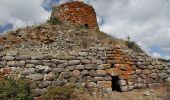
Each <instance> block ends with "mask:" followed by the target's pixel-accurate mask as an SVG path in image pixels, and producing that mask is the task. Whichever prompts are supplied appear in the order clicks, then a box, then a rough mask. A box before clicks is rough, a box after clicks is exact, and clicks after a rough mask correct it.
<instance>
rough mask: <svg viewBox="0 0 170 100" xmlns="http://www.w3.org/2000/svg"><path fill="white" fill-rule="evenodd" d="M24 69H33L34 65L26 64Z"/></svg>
mask: <svg viewBox="0 0 170 100" xmlns="http://www.w3.org/2000/svg"><path fill="white" fill-rule="evenodd" d="M25 67H27V68H34V67H35V65H34V64H26V66H25Z"/></svg>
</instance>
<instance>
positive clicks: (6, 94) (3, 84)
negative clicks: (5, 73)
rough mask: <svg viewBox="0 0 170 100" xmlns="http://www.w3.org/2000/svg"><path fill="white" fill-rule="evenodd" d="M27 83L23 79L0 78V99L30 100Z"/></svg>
mask: <svg viewBox="0 0 170 100" xmlns="http://www.w3.org/2000/svg"><path fill="white" fill-rule="evenodd" d="M30 95H31V92H30V88H29V85H28V83H27V82H26V81H25V80H23V79H18V80H14V79H13V78H10V77H8V78H7V77H5V78H4V79H1V80H0V100H30V99H31V96H30Z"/></svg>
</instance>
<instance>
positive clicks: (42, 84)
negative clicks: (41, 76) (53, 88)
mask: <svg viewBox="0 0 170 100" xmlns="http://www.w3.org/2000/svg"><path fill="white" fill-rule="evenodd" d="M36 83H37V85H38V87H39V88H47V87H48V86H50V85H51V84H52V82H51V81H43V82H42V81H39V82H36Z"/></svg>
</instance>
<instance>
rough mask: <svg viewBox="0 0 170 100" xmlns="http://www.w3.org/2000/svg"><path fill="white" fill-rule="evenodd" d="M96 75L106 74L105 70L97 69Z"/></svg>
mask: <svg viewBox="0 0 170 100" xmlns="http://www.w3.org/2000/svg"><path fill="white" fill-rule="evenodd" d="M96 72H97V76H106V75H107V74H106V71H105V70H97V71H96Z"/></svg>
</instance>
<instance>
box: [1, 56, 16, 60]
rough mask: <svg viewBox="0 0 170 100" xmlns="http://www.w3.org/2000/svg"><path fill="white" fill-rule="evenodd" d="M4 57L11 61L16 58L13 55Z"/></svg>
mask: <svg viewBox="0 0 170 100" xmlns="http://www.w3.org/2000/svg"><path fill="white" fill-rule="evenodd" d="M2 59H3V60H7V61H11V60H14V57H13V56H4V57H3V58H2Z"/></svg>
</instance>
